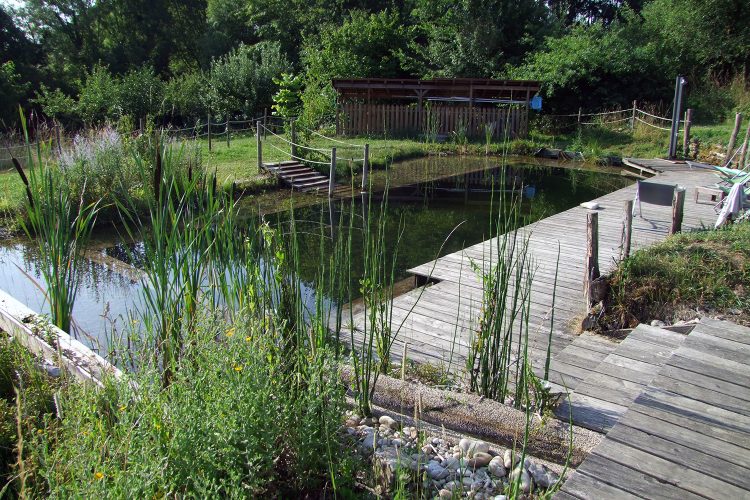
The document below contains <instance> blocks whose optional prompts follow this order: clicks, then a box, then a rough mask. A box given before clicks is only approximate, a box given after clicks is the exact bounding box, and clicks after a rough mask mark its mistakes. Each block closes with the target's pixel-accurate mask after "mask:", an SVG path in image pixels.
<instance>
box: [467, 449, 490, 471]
mask: <svg viewBox="0 0 750 500" xmlns="http://www.w3.org/2000/svg"><path fill="white" fill-rule="evenodd" d="M491 461H492V455H490V454H489V453H486V452H482V451H480V452H478V453H475V454H474V456H472V457H471V458H470V459H469V460H468V461H467V462H466V465H468V466H469V467H471V468H472V469H478V468H480V467H487V465H489V463H490V462H491Z"/></svg>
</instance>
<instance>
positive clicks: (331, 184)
mask: <svg viewBox="0 0 750 500" xmlns="http://www.w3.org/2000/svg"><path fill="white" fill-rule="evenodd" d="M335 185H336V148H331V171H330V173H329V174H328V197H329V198H330V197H332V196H333V187H334V186H335Z"/></svg>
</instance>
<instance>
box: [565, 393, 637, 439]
mask: <svg viewBox="0 0 750 500" xmlns="http://www.w3.org/2000/svg"><path fill="white" fill-rule="evenodd" d="M626 410H627V407H625V406H622V405H617V404H614V403H610V402H608V401H603V400H601V399H597V398H594V397H590V396H585V395H583V394H578V393H573V394H572V395H571V396H570V398H569V399H565V400H563V402H562V403H561V404H560V405H559V406H558V407H557V408H556V409H555V415H556V416H557V417H558V418H559V419H561V420H564V421H567V420H568V418H569V416H570V415H571V413H572V418H573V423H574V424H575V425H578V426H580V427H585V428H587V429H591V430H594V431H597V432H603V431H606V430H608V429H610V428H611V427H612V426H613V425H615V424H616V423H617V421H618V420H619V419H620V417H621V416H622V415H623V414H624V413H625V411H626Z"/></svg>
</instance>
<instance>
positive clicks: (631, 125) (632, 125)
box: [630, 101, 638, 132]
mask: <svg viewBox="0 0 750 500" xmlns="http://www.w3.org/2000/svg"><path fill="white" fill-rule="evenodd" d="M636 109H638V101H633V114H632V115H630V131H631V132H632V131H633V130H635V110H636Z"/></svg>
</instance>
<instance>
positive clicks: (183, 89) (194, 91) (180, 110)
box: [164, 71, 208, 124]
mask: <svg viewBox="0 0 750 500" xmlns="http://www.w3.org/2000/svg"><path fill="white" fill-rule="evenodd" d="M206 85H207V81H206V77H205V75H204V74H203V73H200V72H197V71H195V72H190V73H185V74H182V75H180V76H176V77H174V78H172V79H171V80H169V81H168V82H167V83H166V84H165V86H164V108H165V112H167V113H169V114H170V116H171V117H172V119H173V120H174V119H176V120H175V121H177V122H178V123H179V122H180V120H182V121H183V123H184V122H187V124H192V123H194V122H195V121H196V120H201V119H202V120H205V116H206V115H207V110H208V108H207V103H206V102H205V93H206Z"/></svg>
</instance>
